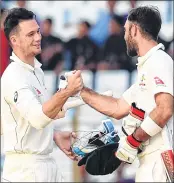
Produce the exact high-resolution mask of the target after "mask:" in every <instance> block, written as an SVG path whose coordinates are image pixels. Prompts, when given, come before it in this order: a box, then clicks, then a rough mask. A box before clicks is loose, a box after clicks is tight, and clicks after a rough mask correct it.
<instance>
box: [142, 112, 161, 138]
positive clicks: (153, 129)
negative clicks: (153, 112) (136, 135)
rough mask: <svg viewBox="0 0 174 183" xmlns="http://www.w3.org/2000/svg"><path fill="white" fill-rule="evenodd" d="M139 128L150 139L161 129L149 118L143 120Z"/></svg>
mask: <svg viewBox="0 0 174 183" xmlns="http://www.w3.org/2000/svg"><path fill="white" fill-rule="evenodd" d="M140 127H141V128H142V129H143V130H144V131H145V132H146V133H147V134H148V135H149V136H151V137H152V136H154V135H156V134H157V133H159V132H160V131H161V130H162V128H161V127H160V126H159V125H158V124H157V123H156V122H155V121H153V120H152V119H151V118H150V117H149V116H147V117H146V118H145V120H144V121H143V122H142V124H141V126H140Z"/></svg>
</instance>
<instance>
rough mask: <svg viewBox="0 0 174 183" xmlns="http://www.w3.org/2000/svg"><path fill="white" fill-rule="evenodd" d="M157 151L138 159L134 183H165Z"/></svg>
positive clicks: (163, 171)
mask: <svg viewBox="0 0 174 183" xmlns="http://www.w3.org/2000/svg"><path fill="white" fill-rule="evenodd" d="M160 153H161V151H160V150H157V151H155V152H152V153H150V154H147V155H145V156H143V157H141V158H139V162H140V165H139V168H138V169H137V171H136V178H135V182H167V176H166V173H165V169H164V166H163V163H162V159H161V156H160Z"/></svg>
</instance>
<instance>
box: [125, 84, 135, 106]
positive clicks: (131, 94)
mask: <svg viewBox="0 0 174 183" xmlns="http://www.w3.org/2000/svg"><path fill="white" fill-rule="evenodd" d="M135 94H136V84H133V85H132V86H131V87H130V88H129V89H128V90H126V91H125V92H124V93H123V98H124V100H125V101H126V102H127V103H128V104H129V105H130V106H131V104H132V103H133V102H135Z"/></svg>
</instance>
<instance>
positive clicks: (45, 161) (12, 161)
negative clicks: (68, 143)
mask: <svg viewBox="0 0 174 183" xmlns="http://www.w3.org/2000/svg"><path fill="white" fill-rule="evenodd" d="M1 179H2V180H1V182H63V181H64V180H63V177H62V175H61V173H60V172H59V170H58V167H57V164H56V162H55V161H54V159H53V158H52V157H51V156H49V155H29V154H10V155H6V157H5V162H4V167H3V174H2V178H1Z"/></svg>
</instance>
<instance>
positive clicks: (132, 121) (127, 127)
mask: <svg viewBox="0 0 174 183" xmlns="http://www.w3.org/2000/svg"><path fill="white" fill-rule="evenodd" d="M144 115H145V111H143V110H142V109H139V108H137V107H136V104H135V103H132V106H131V110H130V112H129V115H128V116H127V117H125V118H124V119H123V122H122V131H123V133H124V134H125V135H126V136H128V135H131V134H132V133H133V132H134V131H135V129H136V128H138V127H139V126H140V125H141V123H142V121H143V120H144Z"/></svg>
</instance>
